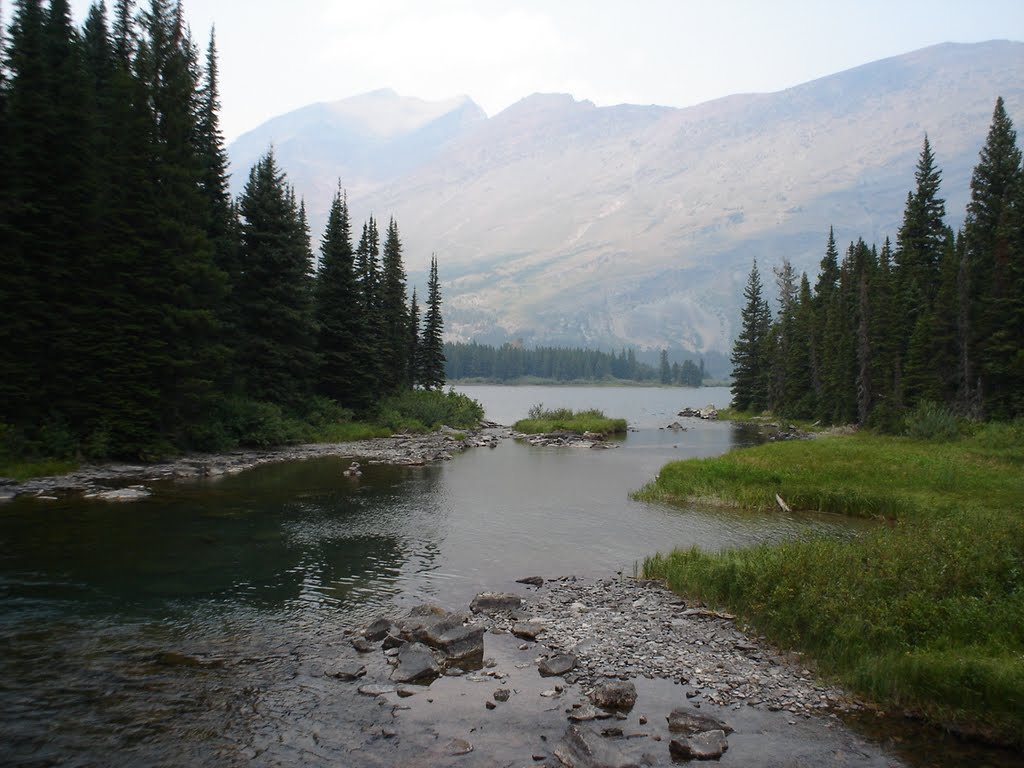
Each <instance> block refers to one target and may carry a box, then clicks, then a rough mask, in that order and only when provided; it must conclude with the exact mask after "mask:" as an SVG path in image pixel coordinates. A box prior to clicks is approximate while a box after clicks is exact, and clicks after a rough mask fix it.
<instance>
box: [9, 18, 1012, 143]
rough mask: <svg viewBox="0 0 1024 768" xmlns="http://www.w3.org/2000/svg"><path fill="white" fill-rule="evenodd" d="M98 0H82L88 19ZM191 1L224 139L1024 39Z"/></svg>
mask: <svg viewBox="0 0 1024 768" xmlns="http://www.w3.org/2000/svg"><path fill="white" fill-rule="evenodd" d="M148 1H149V0H139V2H140V3H142V4H148ZM108 3H109V0H108ZM89 4H90V2H89V0H72V7H73V8H74V11H75V14H76V19H77V20H78V21H79V22H81V21H82V20H83V19H84V17H85V12H86V10H87V8H88V6H89ZM4 5H5V6H6V5H8V4H7V3H4ZM184 5H185V14H186V17H187V18H188V20H189V24H190V26H191V28H192V32H193V36H194V37H195V38H196V39H197V41H199V42H200V47H201V48H203V49H205V46H206V41H207V40H208V37H209V32H210V28H211V26H212V25H214V24H215V25H216V30H217V45H218V49H219V52H220V56H219V62H220V67H221V97H222V102H223V107H222V112H221V124H222V127H223V130H224V133H225V136H226V138H227V140H228V141H229V142H230V141H231V140H233V139H234V138H236V137H237V136H238V135H239V134H241V133H244V132H245V131H248V130H250V129H252V128H255V127H256V126H257V125H259V124H260V123H262V122H263V121H264V120H266V119H268V118H270V117H273V116H274V115H279V114H282V113H284V112H288V111H291V110H293V109H296V108H298V107H302V106H305V105H306V104H310V103H313V102H317V101H334V100H337V99H342V98H345V97H348V96H354V95H356V94H359V93H364V92H366V91H370V90H374V89H377V88H384V87H387V88H393V89H394V90H396V91H397V92H398V93H400V94H401V95H403V96H417V97H420V98H423V99H429V100H434V99H445V98H449V97H452V96H457V95H461V94H466V95H469V96H471V97H472V98H473V99H474V100H475V101H476V102H477V103H478V104H479V105H480V106H481V107H482V108H483V109H484V111H485V112H487V114H488V115H494V114H496V113H498V112H500V111H501V110H502V109H504V108H505V107H507V106H509V105H510V104H513V103H514V102H516V101H518V100H519V99H521V98H523V97H524V96H528V95H530V94H531V93H536V92H551V93H555V92H557V93H570V94H572V95H573V96H575V97H576V98H577V99H589V100H590V101H593V102H594V103H596V104H597V105H599V106H605V105H610V104H620V103H623V102H628V103H634V104H662V105H667V106H675V107H685V106H690V105H693V104H699V103H701V102H703V101H708V100H710V99H714V98H717V97H719V96H727V95H730V94H734V93H750V92H770V91H778V90H781V89H784V88H788V87H790V86H793V85H797V84H799V83H803V82H806V81H808V80H813V79H815V78H817V77H821V76H824V75H828V74H832V73H834V72H839V71H841V70H844V69H849V68H850V67H855V66H858V65H860V64H864V63H867V62H869V61H874V60H876V59H880V58H884V57H887V56H894V55H898V54H901V53H906V52H908V51H912V50H915V49H917V48H923V47H925V46H928V45H933V44H936V43H942V42H947V41H953V42H978V41H982V40H992V39H1009V40H1024V0H842V1H841V2H840V1H837V0H700V1H699V2H698V1H697V0H621V1H618V2H612V1H611V0H590V1H588V0H537V1H534V0H523V1H520V0H360V1H359V2H351V1H349V0H287V2H282V0H184Z"/></svg>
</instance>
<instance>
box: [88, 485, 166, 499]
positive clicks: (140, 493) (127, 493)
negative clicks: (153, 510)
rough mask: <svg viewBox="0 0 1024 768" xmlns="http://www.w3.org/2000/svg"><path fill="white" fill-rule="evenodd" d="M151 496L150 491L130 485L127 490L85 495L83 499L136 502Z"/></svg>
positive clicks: (114, 489)
mask: <svg viewBox="0 0 1024 768" xmlns="http://www.w3.org/2000/svg"><path fill="white" fill-rule="evenodd" d="M151 495H152V494H151V493H150V491H149V490H148V489H146V488H143V487H142V486H141V485H132V486H129V487H127V488H113V489H111V490H109V491H96V492H95V493H87V494H85V495H84V496H83V498H86V499H95V500H98V501H138V500H139V499H144V498H146V497H147V496H151Z"/></svg>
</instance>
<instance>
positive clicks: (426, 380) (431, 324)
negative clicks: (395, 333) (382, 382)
mask: <svg viewBox="0 0 1024 768" xmlns="http://www.w3.org/2000/svg"><path fill="white" fill-rule="evenodd" d="M423 320H424V322H423V338H422V340H421V341H420V360H421V370H422V377H421V383H422V384H423V386H424V387H425V388H426V389H440V388H441V387H443V386H444V381H445V378H444V343H443V340H442V335H443V332H444V321H443V319H442V318H441V283H440V281H439V280H438V277H437V257H436V256H432V257H431V259H430V278H429V280H428V282H427V312H426V315H425V316H424V319H423Z"/></svg>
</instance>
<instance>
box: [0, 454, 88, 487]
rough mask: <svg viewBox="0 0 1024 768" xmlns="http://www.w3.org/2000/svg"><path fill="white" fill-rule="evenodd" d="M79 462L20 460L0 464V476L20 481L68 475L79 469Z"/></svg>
mask: <svg viewBox="0 0 1024 768" xmlns="http://www.w3.org/2000/svg"><path fill="white" fill-rule="evenodd" d="M78 466H79V465H78V462H75V461H60V460H56V459H44V460H40V461H19V462H11V463H3V464H0V477H9V478H11V479H12V480H17V481H18V482H19V483H20V482H23V481H25V480H31V479H32V478H33V477H49V476H51V475H66V474H68V473H69V472H74V471H75V470H77V469H78Z"/></svg>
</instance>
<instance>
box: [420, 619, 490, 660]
mask: <svg viewBox="0 0 1024 768" xmlns="http://www.w3.org/2000/svg"><path fill="white" fill-rule="evenodd" d="M485 631H486V627H483V626H477V627H470V626H464V625H462V624H459V625H457V626H454V627H445V628H443V629H442V628H440V627H431V628H429V629H428V630H427V631H425V632H424V633H423V637H422V641H423V642H424V643H425V644H426V645H429V646H430V647H431V648H436V649H437V650H439V651H440V652H441V653H443V654H444V656H445V658H446V659H447V660H449V661H465V660H466V659H473V658H482V657H483V655H484V632H485Z"/></svg>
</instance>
